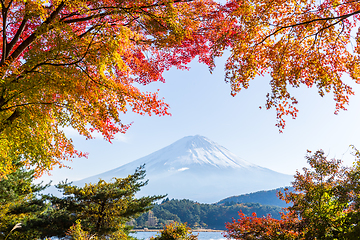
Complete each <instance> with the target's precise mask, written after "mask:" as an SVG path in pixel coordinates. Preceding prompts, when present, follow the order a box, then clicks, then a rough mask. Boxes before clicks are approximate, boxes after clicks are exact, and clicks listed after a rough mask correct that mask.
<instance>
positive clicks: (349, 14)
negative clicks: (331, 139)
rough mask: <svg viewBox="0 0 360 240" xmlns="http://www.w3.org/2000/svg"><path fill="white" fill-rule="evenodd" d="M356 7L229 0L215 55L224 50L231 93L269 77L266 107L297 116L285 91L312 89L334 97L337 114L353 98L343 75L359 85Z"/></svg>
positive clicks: (312, 0) (327, 1) (339, 1)
mask: <svg viewBox="0 0 360 240" xmlns="http://www.w3.org/2000/svg"><path fill="white" fill-rule="evenodd" d="M359 13H360V3H359V2H358V1H347V0H324V1H316V0H301V1H297V0H296V1H295V0H275V1H273V0H230V1H228V2H227V3H226V5H224V6H223V7H222V9H221V11H219V14H220V15H221V18H222V19H223V21H220V22H218V25H217V27H218V29H220V30H219V31H218V35H221V36H220V37H219V38H218V39H221V40H222V41H216V43H217V44H216V45H215V46H214V53H216V51H218V53H219V54H220V53H221V52H222V51H223V49H226V48H228V49H229V50H230V51H231V56H230V57H229V58H228V60H227V63H226V67H225V68H226V80H227V81H228V82H229V83H231V88H232V93H233V94H234V95H235V94H236V93H238V92H239V91H240V90H241V89H246V88H248V87H249V84H250V81H251V80H254V78H255V77H257V76H263V75H265V74H269V75H270V77H271V80H270V85H271V92H270V93H269V94H268V96H267V102H266V108H268V109H269V108H275V109H276V111H277V118H278V126H279V127H280V128H283V127H284V126H285V120H284V117H285V116H286V115H289V116H291V117H293V118H295V117H296V116H297V112H298V109H297V108H296V103H297V99H296V98H295V96H293V95H292V94H291V93H290V91H289V88H292V87H294V88H297V87H300V86H301V85H303V86H306V87H309V88H311V87H316V88H317V89H318V92H319V94H320V95H321V96H323V95H324V94H326V93H332V94H333V95H334V100H335V102H336V110H335V113H337V112H338V111H339V110H341V109H345V108H346V104H347V103H348V102H349V96H350V95H353V94H354V91H353V90H352V88H351V87H350V85H349V83H347V82H346V81H345V80H344V77H346V76H350V77H351V78H352V79H353V80H354V81H355V83H360V74H359V73H360V72H359V70H360V67H359V66H360V65H359V64H360V61H359V60H360V59H359V50H360V48H359V36H360V35H359V31H358V28H359V20H360V18H359V17H360V16H359Z"/></svg>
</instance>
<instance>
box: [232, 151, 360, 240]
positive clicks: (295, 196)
mask: <svg viewBox="0 0 360 240" xmlns="http://www.w3.org/2000/svg"><path fill="white" fill-rule="evenodd" d="M355 156H356V160H355V163H354V165H353V166H352V167H343V166H342V162H341V160H337V159H330V160H328V159H327V157H326V156H325V153H324V152H323V151H322V150H319V151H316V152H314V153H312V152H310V151H309V152H308V156H307V157H306V158H307V161H308V163H309V165H310V167H311V168H310V169H309V168H304V169H303V173H300V172H297V173H296V175H295V176H294V177H295V181H294V182H293V190H291V191H290V190H288V189H285V192H279V193H278V194H279V197H280V199H282V200H284V201H286V202H287V203H290V204H291V205H290V206H289V207H287V208H285V209H286V210H287V212H286V214H284V215H282V217H281V220H276V219H273V218H271V217H270V216H268V217H266V218H258V217H256V215H254V216H252V217H245V216H244V215H243V214H242V213H240V219H239V220H237V221H236V220H234V221H233V222H232V223H228V224H227V225H226V227H227V233H226V236H228V237H233V238H235V239H344V240H345V239H359V236H360V228H359V226H358V223H359V220H360V209H359V206H360V205H359V197H358V194H357V193H358V192H359V187H358V186H359V180H360V178H359V176H360V175H359V170H360V168H359V162H360V160H359V158H358V157H359V152H358V150H356V149H355Z"/></svg>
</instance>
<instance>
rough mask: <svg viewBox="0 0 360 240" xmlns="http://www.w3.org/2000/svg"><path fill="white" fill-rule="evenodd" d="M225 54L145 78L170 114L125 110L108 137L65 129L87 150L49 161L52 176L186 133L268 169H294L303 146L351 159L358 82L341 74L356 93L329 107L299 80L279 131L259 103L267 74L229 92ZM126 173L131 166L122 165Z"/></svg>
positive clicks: (102, 166) (357, 131)
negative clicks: (293, 108)
mask: <svg viewBox="0 0 360 240" xmlns="http://www.w3.org/2000/svg"><path fill="white" fill-rule="evenodd" d="M224 60H225V59H224V58H223V59H218V62H217V68H216V69H215V71H214V72H213V74H210V73H209V70H208V69H207V67H206V66H205V65H203V64H199V63H197V62H193V63H192V64H191V69H190V70H189V71H180V70H176V69H172V70H170V71H169V72H167V73H165V79H166V83H152V84H149V85H148V86H145V87H142V89H143V90H145V91H156V89H160V92H159V95H160V96H162V97H164V98H165V101H166V102H167V103H169V104H170V107H171V108H170V112H171V113H172V116H165V117H157V116H151V117H149V116H139V115H136V114H133V113H128V114H126V115H124V116H123V118H122V119H123V122H124V123H130V122H133V124H132V126H131V128H130V129H129V130H128V132H127V133H126V134H125V135H118V136H116V140H115V141H113V143H112V144H110V143H108V142H106V141H105V140H103V139H102V138H101V136H100V137H98V138H97V139H95V140H85V138H84V137H81V136H78V135H77V134H76V132H74V131H72V130H70V129H69V130H67V133H68V136H69V137H71V138H72V139H73V140H74V143H75V146H76V147H77V149H79V150H82V151H84V152H88V153H89V158H88V159H74V161H73V162H69V163H68V165H69V166H70V167H72V170H68V169H56V170H54V171H53V172H52V176H44V177H43V178H42V180H44V181H49V180H50V179H53V181H54V183H57V182H59V181H61V180H65V179H66V178H68V179H69V180H79V179H82V178H85V177H89V176H92V175H95V174H99V173H101V172H104V171H107V170H110V169H113V168H116V167H119V166H121V165H123V164H125V163H127V162H130V161H133V160H136V159H138V158H140V157H143V156H145V155H147V154H150V153H152V152H154V151H156V150H159V149H160V148H163V147H165V146H167V145H169V144H171V143H173V142H174V141H176V140H178V139H180V138H182V137H184V136H189V135H197V134H199V135H203V136H205V137H208V138H210V139H211V140H213V141H215V142H217V143H219V144H220V145H222V146H224V147H226V148H227V149H229V150H230V151H232V152H233V153H235V154H236V155H238V156H239V157H241V158H243V159H244V160H246V161H249V162H252V163H255V164H258V165H260V166H263V167H267V168H270V169H272V170H275V171H278V172H282V173H287V174H294V173H295V171H296V170H297V169H301V168H302V167H304V166H306V160H305V158H304V156H305V155H306V150H307V149H309V150H313V151H315V150H318V149H323V150H324V151H325V152H326V153H327V154H328V156H329V157H331V158H332V157H336V158H340V159H343V160H344V162H345V163H346V164H347V165H349V164H351V163H352V161H353V159H354V158H353V157H352V155H351V152H352V151H351V148H349V145H350V144H353V145H355V146H358V147H359V148H360V139H359V136H360V127H359V122H360V112H359V109H360V86H357V85H356V84H353V83H352V82H351V80H349V79H346V78H345V79H344V80H345V81H347V82H348V83H351V86H352V87H353V88H354V90H355V92H356V93H357V95H355V96H352V97H351V98H350V105H349V106H348V111H341V112H340V113H339V114H338V115H334V114H333V113H334V109H335V102H334V101H333V99H332V98H333V96H332V94H329V95H327V96H325V97H323V98H322V97H320V96H319V95H318V94H317V91H316V89H308V88H306V87H300V88H298V89H293V90H291V92H292V93H293V94H294V96H295V97H297V99H298V100H299V104H298V108H299V114H298V118H297V119H296V120H292V119H287V126H286V128H285V130H284V132H283V133H282V134H279V131H278V129H277V127H275V124H276V112H275V110H265V109H264V108H263V109H259V106H264V104H265V100H266V93H267V92H269V91H270V87H269V79H270V78H269V77H268V76H265V77H257V78H256V79H255V80H254V81H252V82H251V83H250V87H249V89H246V90H243V91H241V92H240V93H239V94H238V95H237V96H235V97H232V96H231V95H230V85H229V84H227V83H225V82H224V71H223V64H224ZM129 174H130V173H129Z"/></svg>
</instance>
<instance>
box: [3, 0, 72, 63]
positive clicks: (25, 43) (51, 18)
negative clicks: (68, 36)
mask: <svg viewBox="0 0 360 240" xmlns="http://www.w3.org/2000/svg"><path fill="white" fill-rule="evenodd" d="M64 6H65V3H64V2H61V3H60V4H59V6H58V7H57V8H56V9H55V11H53V12H52V13H51V14H50V16H49V17H48V18H47V19H46V20H45V21H44V22H43V23H42V24H41V25H40V26H39V28H38V29H41V28H42V27H45V26H49V25H50V24H51V23H52V22H53V21H54V20H55V18H56V17H57V16H58V15H59V13H60V11H61V10H62V9H63V8H64ZM50 29H52V28H51V27H50V28H49V29H48V31H49V30H50ZM37 35H38V32H37V31H35V32H34V33H32V34H31V35H30V36H29V37H28V38H26V39H25V40H24V41H23V42H22V43H21V44H20V45H19V46H18V47H17V48H16V49H15V51H14V52H13V53H12V54H11V55H10V57H9V58H10V60H11V61H14V60H15V59H17V58H18V57H19V56H20V54H21V53H22V52H23V51H24V50H25V49H26V48H27V47H28V46H30V45H31V43H33V42H34V41H35V40H36V37H37ZM4 64H5V63H4V62H1V64H0V67H2V66H4Z"/></svg>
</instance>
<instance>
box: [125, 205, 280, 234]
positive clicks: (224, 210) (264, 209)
mask: <svg viewBox="0 0 360 240" xmlns="http://www.w3.org/2000/svg"><path fill="white" fill-rule="evenodd" d="M240 210H241V211H242V212H243V213H244V214H246V215H251V214H252V213H253V212H255V213H256V214H257V215H258V216H267V215H268V214H270V215H271V216H272V217H273V218H275V219H280V213H279V212H281V211H282V208H280V207H278V206H269V205H261V204H259V203H240V204H238V203H235V204H230V203H228V204H226V205H219V204H204V203H197V202H194V201H191V200H187V199H183V200H177V199H172V200H169V198H166V199H164V200H163V201H162V202H161V204H156V205H155V206H154V207H153V208H152V210H151V213H144V214H142V215H141V216H140V217H138V218H136V219H135V220H133V221H132V222H131V223H130V224H131V225H133V226H134V227H137V228H143V227H148V228H162V227H163V226H164V225H166V224H169V223H171V222H173V221H174V222H180V223H185V222H186V223H187V225H188V226H189V227H191V228H208V229H219V230H223V229H225V223H226V222H228V221H229V220H230V219H232V218H236V217H238V213H239V211H240Z"/></svg>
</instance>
